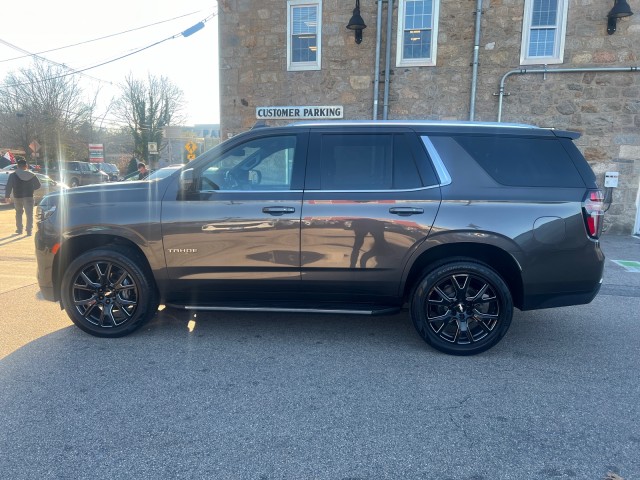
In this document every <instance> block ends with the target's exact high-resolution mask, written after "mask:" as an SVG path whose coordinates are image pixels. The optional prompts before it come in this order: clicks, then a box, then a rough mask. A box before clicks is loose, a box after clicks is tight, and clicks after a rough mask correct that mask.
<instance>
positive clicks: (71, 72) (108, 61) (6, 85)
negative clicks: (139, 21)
mask: <svg viewBox="0 0 640 480" xmlns="http://www.w3.org/2000/svg"><path fill="white" fill-rule="evenodd" d="M216 14H217V12H214V13H212V14H211V15H209V16H208V17H207V18H205V19H204V20H202V21H201V22H198V23H202V24H206V22H208V21H209V20H211V19H212V18H214V17H215V16H216ZM196 25H198V24H196ZM196 25H194V26H193V27H191V28H188V29H187V30H184V31H182V32H180V33H176V34H174V35H171V36H170V37H167V38H164V39H162V40H159V41H157V42H155V43H152V44H151V45H147V46H146V47H142V48H139V49H137V50H134V51H132V52H129V53H127V54H126V55H121V56H119V57H117V58H113V59H111V60H107V61H105V62H102V63H99V64H97V65H92V66H90V67H86V68H81V69H78V70H74V69H72V68H70V67H68V66H66V65H64V67H65V68H67V69H69V70H71V71H70V72H68V73H64V74H62V75H56V76H54V77H48V78H43V79H39V80H35V81H33V82H24V83H13V84H3V85H0V87H4V88H13V87H21V86H25V85H33V84H35V83H41V82H46V81H49V80H56V79H58V78H64V77H68V76H69V75H76V74H80V73H82V72H86V71H87V70H92V69H94V68H98V67H102V66H104V65H108V64H110V63H113V62H116V61H118V60H122V59H123V58H127V57H130V56H131V55H135V54H136V53H140V52H142V51H144V50H147V49H149V48H151V47H155V46H156V45H160V44H161V43H164V42H166V41H168V40H173V39H175V38H178V37H180V36H182V35H185V36H188V35H186V34H185V33H186V32H189V31H190V30H191V29H192V28H194V27H195V26H196ZM45 60H46V59H45ZM47 61H48V60H47ZM96 80H98V79H96ZM103 81H104V80H103Z"/></svg>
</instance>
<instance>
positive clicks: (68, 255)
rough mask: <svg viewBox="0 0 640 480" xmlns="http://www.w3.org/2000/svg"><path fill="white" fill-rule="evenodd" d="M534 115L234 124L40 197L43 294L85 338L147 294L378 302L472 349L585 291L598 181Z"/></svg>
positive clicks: (591, 267)
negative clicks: (232, 132) (169, 160)
mask: <svg viewBox="0 0 640 480" xmlns="http://www.w3.org/2000/svg"><path fill="white" fill-rule="evenodd" d="M577 137H578V134H576V133H572V132H566V131H559V130H553V129H542V128H537V127H532V126H529V125H505V124H491V123H485V124H482V123H471V122H450V123H441V122H401V121H395V122H321V123H297V124H293V125H289V126H287V127H277V128H259V129H254V130H251V131H249V132H246V133H243V134H241V135H238V136H236V137H234V138H232V139H230V140H228V141H226V142H224V143H222V144H221V145H219V146H217V147H216V148H214V149H213V150H210V151H208V152H207V153H205V154H203V155H202V156H200V157H199V158H197V159H196V160H194V161H192V162H190V163H189V164H188V165H186V166H185V167H183V168H182V169H180V170H177V171H176V172H175V173H173V174H171V175H169V176H168V177H166V178H162V179H158V180H155V181H147V182H131V183H119V184H107V185H95V186H88V187H80V188H77V189H73V190H70V191H67V192H64V193H62V194H59V195H50V196H47V197H45V199H44V200H43V201H42V203H41V204H40V207H39V213H38V216H39V222H38V232H37V235H36V239H35V241H36V253H37V260H38V281H39V283H40V288H41V291H42V293H43V295H44V297H45V298H46V299H48V300H58V301H60V302H61V304H62V306H63V307H64V308H65V309H66V311H67V313H68V314H69V316H70V317H71V319H72V320H73V321H74V323H75V324H76V325H77V326H78V327H80V328H81V329H83V330H85V331H86V332H89V333H91V334H93V335H97V336H104V337H116V336H122V335H126V334H128V333H130V332H132V331H133V330H135V329H136V328H138V327H140V326H141V325H142V324H143V323H144V322H145V321H147V320H148V319H149V318H151V317H153V315H154V314H155V312H156V310H157V308H158V305H159V304H161V303H162V304H165V305H167V306H171V307H177V308H184V309H194V310H197V309H202V310H248V311H255V310H258V311H260V310H263V311H264V310H268V311H294V312H328V313H332V312H333V313H359V314H376V313H388V312H394V311H398V310H399V309H400V308H402V307H403V305H408V307H409V310H410V312H411V318H412V319H413V323H414V324H415V327H416V329H417V331H418V333H419V334H420V335H421V336H422V338H423V339H424V340H425V341H426V342H427V343H429V344H430V345H432V346H433V347H435V348H437V349H438V350H441V351H443V352H447V353H451V354H458V355H469V354H475V353H479V352H482V351H484V350H486V349H488V348H490V347H492V346H493V345H495V344H496V343H497V342H498V341H499V340H500V339H501V338H502V337H503V336H504V335H505V333H506V332H507V329H508V328H509V325H510V323H511V318H512V315H513V307H516V308H519V309H521V310H532V309H540V308H548V307H558V306H563V305H576V304H584V303H588V302H590V301H591V300H592V299H593V298H594V297H595V295H596V294H597V292H598V290H599V288H600V284H601V281H602V271H603V264H604V256H603V254H602V252H601V250H600V245H599V242H598V236H599V234H600V230H601V225H602V215H603V202H602V194H601V192H600V190H599V189H598V186H597V185H596V181H595V176H594V174H593V172H592V170H591V169H590V167H589V165H588V164H587V162H586V161H585V159H584V157H583V156H582V155H581V154H580V152H579V150H578V148H577V147H576V146H575V145H574V143H573V140H574V139H576V138H577Z"/></svg>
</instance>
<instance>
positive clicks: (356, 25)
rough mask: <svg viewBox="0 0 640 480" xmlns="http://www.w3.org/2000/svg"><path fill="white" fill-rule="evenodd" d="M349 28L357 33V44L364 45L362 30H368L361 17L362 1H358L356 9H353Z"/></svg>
mask: <svg viewBox="0 0 640 480" xmlns="http://www.w3.org/2000/svg"><path fill="white" fill-rule="evenodd" d="M347 28H348V29H349V30H353V31H354V32H355V34H356V43H358V44H360V43H362V30H364V29H365V28H367V26H366V25H365V24H364V20H363V19H362V17H361V16H360V0H356V8H354V9H353V15H352V16H351V20H349V23H348V24H347Z"/></svg>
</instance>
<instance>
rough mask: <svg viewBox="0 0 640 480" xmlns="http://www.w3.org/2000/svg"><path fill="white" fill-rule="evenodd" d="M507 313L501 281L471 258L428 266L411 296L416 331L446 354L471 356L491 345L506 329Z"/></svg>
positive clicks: (510, 305)
mask: <svg viewBox="0 0 640 480" xmlns="http://www.w3.org/2000/svg"><path fill="white" fill-rule="evenodd" d="M512 317H513V301H512V299H511V293H510V292H509V288H508V287H507V285H506V284H505V282H504V280H502V278H501V277H500V275H498V274H497V273H496V272H495V271H494V270H492V269H491V268H489V267H488V266H486V265H484V264H481V263H476V262H474V261H471V260H460V261H451V262H449V263H445V264H442V265H440V266H437V267H435V268H434V269H433V270H430V271H428V272H427V273H426V274H425V275H424V276H423V277H422V279H421V280H420V281H419V282H418V284H417V286H416V288H415V289H414V291H413V294H412V298H411V318H412V320H413V324H414V325H415V327H416V330H417V331H418V333H419V334H420V336H422V338H423V339H424V340H425V341H426V342H427V343H428V344H429V345H431V346H432V347H434V348H436V349H438V350H440V351H442V352H445V353H448V354H452V355H475V354H476V353H480V352H484V351H485V350H487V349H489V348H491V347H493V346H494V345H495V344H496V343H498V342H499V341H500V339H501V338H502V337H504V335H505V333H507V330H508V329H509V326H510V325H511V319H512Z"/></svg>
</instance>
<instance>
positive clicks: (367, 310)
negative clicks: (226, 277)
mask: <svg viewBox="0 0 640 480" xmlns="http://www.w3.org/2000/svg"><path fill="white" fill-rule="evenodd" d="M166 306H167V307H170V308H178V309H182V310H201V311H222V312H281V313H331V314H344V315H390V314H394V313H398V312H399V311H400V307H389V306H384V307H383V306H373V305H366V306H365V305H362V306H358V307H356V308H340V307H336V306H326V307H316V308H309V307H259V306H255V307H241V306H238V307H235V306H229V305H206V306H204V305H203V306H196V305H177V304H174V303H167V304H166Z"/></svg>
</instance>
